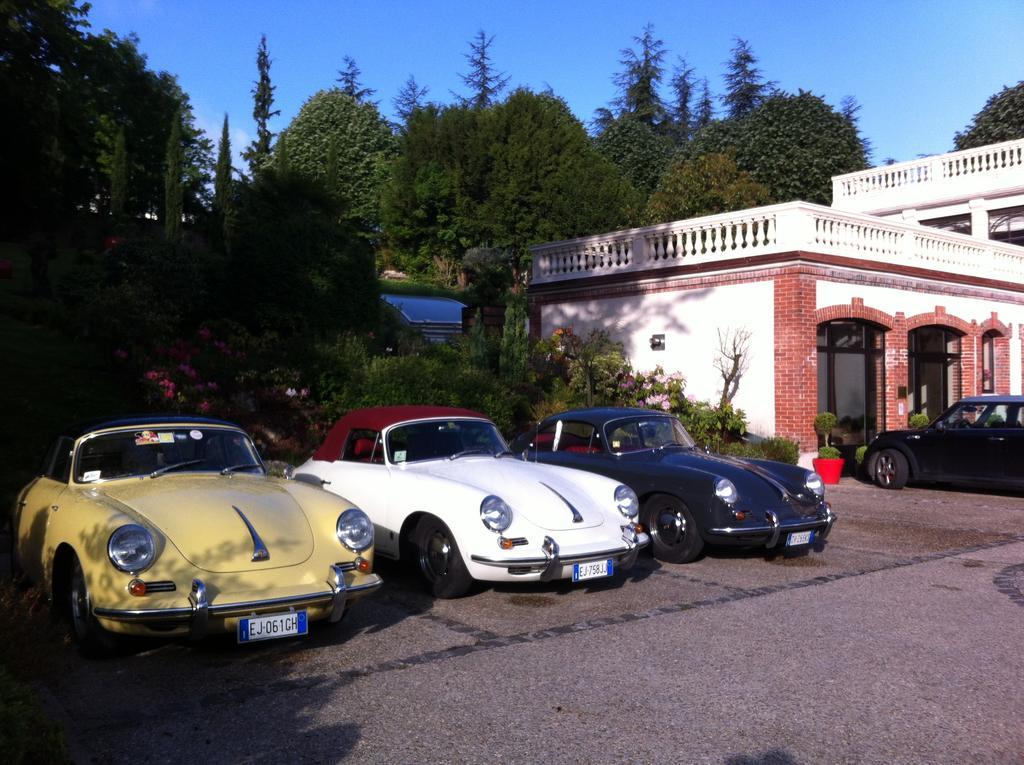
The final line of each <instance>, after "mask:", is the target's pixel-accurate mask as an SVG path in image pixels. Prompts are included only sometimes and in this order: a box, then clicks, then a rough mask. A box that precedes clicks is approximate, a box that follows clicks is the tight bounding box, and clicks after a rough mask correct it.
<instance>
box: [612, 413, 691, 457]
mask: <svg viewBox="0 0 1024 765" xmlns="http://www.w3.org/2000/svg"><path fill="white" fill-rule="evenodd" d="M605 438H606V439H607V441H608V448H609V449H611V450H612V451H613V452H618V453H620V454H621V453H623V452H638V451H642V450H644V449H663V448H665V447H669V446H679V447H685V448H689V447H691V446H693V444H694V441H693V439H692V438H690V434H689V433H687V432H686V428H684V427H683V424H682V423H681V422H679V420H677V419H676V418H675V417H635V418H632V419H629V420H614V421H612V422H610V423H608V424H607V425H606V426H605Z"/></svg>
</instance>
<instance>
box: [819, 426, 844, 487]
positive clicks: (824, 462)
mask: <svg viewBox="0 0 1024 765" xmlns="http://www.w3.org/2000/svg"><path fill="white" fill-rule="evenodd" d="M838 424H839V419H838V418H837V417H836V416H835V415H834V414H832V412H819V413H818V415H817V417H815V418H814V431H815V432H816V433H817V434H818V435H819V436H821V437H822V439H823V440H824V442H825V443H824V445H822V446H821V448H819V449H818V457H817V459H814V460H812V462H813V464H814V471H815V472H816V473H817V474H818V475H820V476H821V480H822V481H824V482H825V483H839V476H840V475H842V473H843V464H844V463H845V460H844V459H843V457H842V455H841V454H840V452H839V450H838V449H837V448H836V447H834V446H832V429H833V428H835V426H836V425H838Z"/></svg>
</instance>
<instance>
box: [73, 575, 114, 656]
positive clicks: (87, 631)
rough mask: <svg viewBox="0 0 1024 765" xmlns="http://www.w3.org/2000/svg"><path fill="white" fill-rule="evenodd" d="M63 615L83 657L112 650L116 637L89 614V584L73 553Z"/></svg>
mask: <svg viewBox="0 0 1024 765" xmlns="http://www.w3.org/2000/svg"><path fill="white" fill-rule="evenodd" d="M67 615H68V620H69V621H70V622H71V637H72V638H74V641H75V643H76V644H77V645H78V650H79V651H80V652H81V654H82V655H83V656H86V657H88V658H102V657H104V656H110V655H111V654H113V653H114V652H115V651H116V649H117V646H118V641H117V637H116V636H115V635H112V634H111V633H109V632H107V631H106V630H105V629H103V628H102V627H101V626H100V624H99V622H97V621H96V617H95V616H93V615H92V599H91V598H90V596H89V586H88V585H87V584H86V581H85V573H84V572H83V571H82V564H81V563H80V562H79V561H78V556H77V555H76V556H74V557H73V558H72V561H71V570H70V573H69V581H68V584H67Z"/></svg>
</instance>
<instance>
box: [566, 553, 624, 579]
mask: <svg viewBox="0 0 1024 765" xmlns="http://www.w3.org/2000/svg"><path fill="white" fill-rule="evenodd" d="M614 571H615V563H614V561H612V560H611V559H610V558H609V559H608V560H595V561H591V562H590V563H574V564H573V566H572V580H573V581H574V582H582V581H583V580H584V579H600V578H601V577H604V576H611V575H612V573H614Z"/></svg>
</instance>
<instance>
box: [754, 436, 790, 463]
mask: <svg viewBox="0 0 1024 765" xmlns="http://www.w3.org/2000/svg"><path fill="white" fill-rule="evenodd" d="M758 446H760V447H761V450H762V451H763V452H764V458H765V459H767V460H775V461H776V462H785V463H787V464H790V465H795V464H796V463H797V462H798V461H799V459H800V445H799V444H798V443H797V442H796V441H791V440H790V439H788V438H783V437H782V436H775V437H774V438H766V439H764V440H763V441H761V442H760V443H759V444H758Z"/></svg>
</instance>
